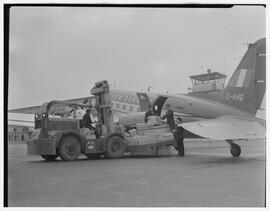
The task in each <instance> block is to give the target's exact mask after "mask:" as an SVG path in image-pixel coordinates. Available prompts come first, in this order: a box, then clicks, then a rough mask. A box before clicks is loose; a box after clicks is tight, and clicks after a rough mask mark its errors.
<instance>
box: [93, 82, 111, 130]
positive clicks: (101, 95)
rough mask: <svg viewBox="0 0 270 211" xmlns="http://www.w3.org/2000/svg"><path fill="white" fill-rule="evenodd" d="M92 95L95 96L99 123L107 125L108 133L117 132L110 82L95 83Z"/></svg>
mask: <svg viewBox="0 0 270 211" xmlns="http://www.w3.org/2000/svg"><path fill="white" fill-rule="evenodd" d="M91 94H92V95H94V96H95V101H96V110H97V113H98V121H99V122H100V123H101V124H103V125H105V127H106V129H107V133H113V132H115V127H114V123H113V114H112V110H111V108H112V103H111V98H110V87H109V84H108V82H107V81H100V82H97V83H95V86H94V87H93V88H92V89H91Z"/></svg>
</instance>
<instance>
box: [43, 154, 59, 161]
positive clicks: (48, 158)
mask: <svg viewBox="0 0 270 211" xmlns="http://www.w3.org/2000/svg"><path fill="white" fill-rule="evenodd" d="M41 157H42V158H43V159H44V160H46V161H55V159H56V158H57V157H58V155H41Z"/></svg>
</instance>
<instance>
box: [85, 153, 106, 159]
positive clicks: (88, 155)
mask: <svg viewBox="0 0 270 211" xmlns="http://www.w3.org/2000/svg"><path fill="white" fill-rule="evenodd" d="M101 155H102V153H89V154H85V156H86V157H88V159H99V158H100V157H101Z"/></svg>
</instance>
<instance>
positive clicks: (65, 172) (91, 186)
mask: <svg viewBox="0 0 270 211" xmlns="http://www.w3.org/2000/svg"><path fill="white" fill-rule="evenodd" d="M236 143H238V144H239V145H240V146H241V148H242V154H241V155H240V157H239V158H233V157H232V156H231V154H230V151H229V148H228V145H227V144H226V143H225V142H215V141H194V140H185V153H186V156H185V157H177V156H176V155H177V152H176V151H175V150H174V149H173V148H165V149H162V150H160V155H159V156H156V155H154V154H151V153H152V152H149V153H148V154H147V155H142V154H135V155H133V156H131V155H126V156H125V157H124V158H122V159H102V158H101V159H99V160H88V159H86V158H85V157H84V156H83V155H82V156H81V157H80V159H79V160H77V161H73V162H64V161H61V160H60V159H59V158H58V159H57V161H55V162H46V161H44V160H43V159H42V158H41V157H39V156H29V155H27V154H26V144H9V145H8V206H9V207H264V206H265V188H266V187H265V150H266V147H265V140H257V141H241V142H236Z"/></svg>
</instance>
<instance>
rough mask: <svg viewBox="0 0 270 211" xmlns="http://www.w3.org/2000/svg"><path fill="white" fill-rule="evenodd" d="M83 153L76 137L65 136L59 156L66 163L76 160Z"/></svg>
mask: <svg viewBox="0 0 270 211" xmlns="http://www.w3.org/2000/svg"><path fill="white" fill-rule="evenodd" d="M80 153H81V144H80V143H79V140H78V139H77V138H76V137H74V136H65V137H64V138H63V139H62V140H61V143H60V146H59V155H60V157H61V159H62V160H64V161H71V160H76V159H77V158H78V157H79V155H80Z"/></svg>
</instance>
